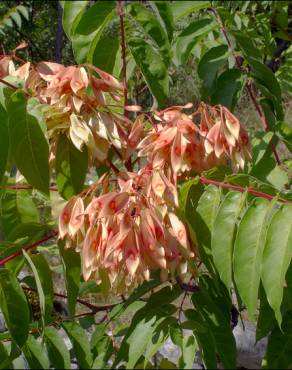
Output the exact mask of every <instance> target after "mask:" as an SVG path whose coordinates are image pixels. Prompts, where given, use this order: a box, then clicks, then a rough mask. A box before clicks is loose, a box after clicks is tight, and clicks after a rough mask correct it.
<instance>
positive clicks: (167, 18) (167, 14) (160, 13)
mask: <svg viewBox="0 0 292 370" xmlns="http://www.w3.org/2000/svg"><path fill="white" fill-rule="evenodd" d="M150 5H151V7H152V9H153V10H154V12H155V14H156V16H157V18H158V20H159V22H160V24H161V26H162V27H164V29H165V30H166V32H167V36H168V40H169V42H171V41H172V37H173V29H174V21H173V14H172V10H171V6H172V4H170V3H168V2H166V1H151V2H150Z"/></svg>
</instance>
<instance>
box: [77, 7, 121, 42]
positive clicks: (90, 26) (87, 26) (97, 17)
mask: <svg viewBox="0 0 292 370" xmlns="http://www.w3.org/2000/svg"><path fill="white" fill-rule="evenodd" d="M115 8H116V1H97V2H96V3H95V4H93V5H92V6H91V7H90V8H89V9H88V10H87V11H86V12H85V13H84V14H83V15H82V17H81V19H80V21H79V23H78V25H77V26H76V28H75V30H74V34H80V35H89V34H91V33H93V32H94V31H96V30H97V29H98V28H99V27H100V25H101V24H102V23H103V22H104V19H105V18H106V17H107V16H108V14H109V13H111V12H112V10H113V9H115Z"/></svg>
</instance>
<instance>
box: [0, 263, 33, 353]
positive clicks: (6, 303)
mask: <svg viewBox="0 0 292 370" xmlns="http://www.w3.org/2000/svg"><path fill="white" fill-rule="evenodd" d="M0 308H1V311H2V313H3V316H4V319H5V323H6V326H7V328H8V330H9V332H10V334H11V336H12V338H13V340H14V341H15V342H16V343H17V344H18V346H19V347H22V346H23V344H24V343H25V342H26V339H27V337H28V325H29V319H30V311H29V308H28V304H27V300H26V297H25V294H24V292H23V290H22V289H21V287H20V285H19V283H18V281H17V278H16V277H15V276H14V275H13V273H12V271H9V270H7V269H0Z"/></svg>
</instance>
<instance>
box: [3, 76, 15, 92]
mask: <svg viewBox="0 0 292 370" xmlns="http://www.w3.org/2000/svg"><path fill="white" fill-rule="evenodd" d="M0 82H1V83H3V84H4V85H6V86H8V87H10V88H11V89H13V90H18V87H17V86H14V85H12V84H11V83H9V82H7V81H5V80H3V79H2V78H0Z"/></svg>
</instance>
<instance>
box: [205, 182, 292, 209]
mask: <svg viewBox="0 0 292 370" xmlns="http://www.w3.org/2000/svg"><path fill="white" fill-rule="evenodd" d="M200 181H201V182H202V183H204V184H211V185H216V186H221V187H222V188H228V189H233V190H238V191H241V192H244V191H247V192H248V193H250V194H253V195H256V196H258V197H262V198H266V199H269V200H272V199H274V197H273V196H272V195H270V194H266V193H263V192H261V191H258V190H254V189H250V188H244V187H242V186H237V185H231V184H227V183H225V182H221V181H214V180H209V179H206V178H205V177H200ZM279 201H281V202H283V203H292V202H289V201H288V200H285V199H279Z"/></svg>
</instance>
